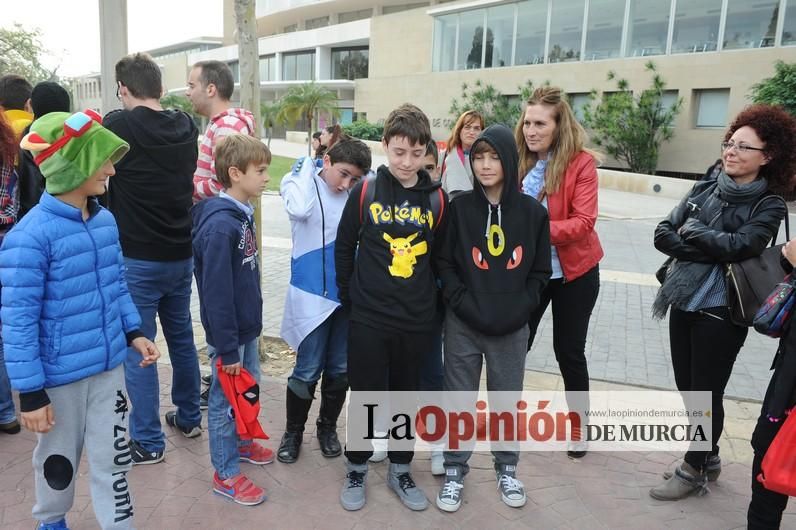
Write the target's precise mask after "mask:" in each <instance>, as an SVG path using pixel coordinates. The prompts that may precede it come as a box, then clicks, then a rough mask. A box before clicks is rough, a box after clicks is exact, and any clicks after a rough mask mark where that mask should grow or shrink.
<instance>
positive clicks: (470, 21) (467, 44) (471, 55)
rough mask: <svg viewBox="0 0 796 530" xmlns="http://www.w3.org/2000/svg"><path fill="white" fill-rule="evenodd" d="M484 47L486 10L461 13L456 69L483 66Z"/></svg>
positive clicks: (470, 68)
mask: <svg viewBox="0 0 796 530" xmlns="http://www.w3.org/2000/svg"><path fill="white" fill-rule="evenodd" d="M483 49H484V10H483V9H477V10H475V11H464V12H462V13H459V41H458V42H457V43H456V50H457V52H458V53H457V55H456V57H457V59H456V70H472V69H473V68H481V54H482V52H483Z"/></svg>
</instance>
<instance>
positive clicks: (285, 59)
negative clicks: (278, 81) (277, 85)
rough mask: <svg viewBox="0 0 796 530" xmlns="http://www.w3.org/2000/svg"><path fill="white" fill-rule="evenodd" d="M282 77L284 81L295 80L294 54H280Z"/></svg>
mask: <svg viewBox="0 0 796 530" xmlns="http://www.w3.org/2000/svg"><path fill="white" fill-rule="evenodd" d="M282 79H283V80H284V81H295V80H296V56H295V55H283V56H282Z"/></svg>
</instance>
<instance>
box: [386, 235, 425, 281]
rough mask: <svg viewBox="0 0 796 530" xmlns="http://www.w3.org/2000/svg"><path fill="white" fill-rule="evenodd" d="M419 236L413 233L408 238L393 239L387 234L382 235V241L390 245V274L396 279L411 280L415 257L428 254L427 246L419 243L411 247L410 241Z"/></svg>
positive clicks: (415, 261)
mask: <svg viewBox="0 0 796 530" xmlns="http://www.w3.org/2000/svg"><path fill="white" fill-rule="evenodd" d="M418 235H420V234H419V233H414V234H412V235H411V236H409V237H396V238H395V239H393V238H392V237H390V236H389V234H386V233H384V234H382V236H383V237H384V240H385V241H387V243H389V244H390V254H392V265H390V267H389V270H390V274H391V275H393V276H395V277H396V278H411V277H412V273H414V271H415V264H416V263H417V256H422V255H423V254H425V253H426V252H428V244H427V243H426V242H425V241H421V242H420V243H417V244H416V245H412V241H414V240H415V238H416V237H417V236H418Z"/></svg>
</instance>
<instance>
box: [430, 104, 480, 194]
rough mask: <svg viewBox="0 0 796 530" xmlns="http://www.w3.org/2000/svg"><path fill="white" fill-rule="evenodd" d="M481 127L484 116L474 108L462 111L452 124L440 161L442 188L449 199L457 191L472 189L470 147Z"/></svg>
mask: <svg viewBox="0 0 796 530" xmlns="http://www.w3.org/2000/svg"><path fill="white" fill-rule="evenodd" d="M483 129H484V117H483V116H481V114H480V113H478V111H475V110H468V111H466V112H464V113H462V115H461V116H459V119H458V120H456V125H454V126H453V131H452V132H451V136H450V138H448V147H447V148H446V149H445V153H444V154H443V155H442V162H440V167H441V168H442V169H441V175H442V189H444V190H445V191H446V192H447V193H448V195H450V198H451V199H452V198H453V197H454V195H456V194H457V193H459V192H462V191H469V190H471V189H473V168H472V167H470V147H471V146H472V145H473V142H475V140H476V138H478V135H479V134H481V131H482V130H483Z"/></svg>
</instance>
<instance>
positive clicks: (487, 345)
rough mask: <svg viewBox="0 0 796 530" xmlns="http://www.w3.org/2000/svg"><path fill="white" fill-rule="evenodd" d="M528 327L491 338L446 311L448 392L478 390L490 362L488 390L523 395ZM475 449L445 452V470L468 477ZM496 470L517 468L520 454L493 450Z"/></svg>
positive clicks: (446, 380)
mask: <svg viewBox="0 0 796 530" xmlns="http://www.w3.org/2000/svg"><path fill="white" fill-rule="evenodd" d="M528 334H529V330H528V326H522V327H521V328H520V329H518V330H517V331H515V332H513V333H510V334H508V335H501V336H490V335H484V334H483V333H479V332H477V331H475V330H473V329H471V328H469V327H468V326H467V325H466V324H465V323H464V322H462V321H461V320H460V319H459V318H458V317H457V316H456V315H455V314H454V312H453V311H446V312H445V348H444V353H445V381H444V383H443V388H444V389H445V391H478V385H479V382H480V380H481V366H482V364H483V362H484V361H486V388H487V391H488V392H489V391H516V392H517V393H519V392H522V382H523V377H524V376H525V357H526V355H527V354H528ZM472 453H473V452H472V450H468V449H466V448H464V449H463V450H461V451H445V467H458V468H459V469H460V470H461V472H462V474H466V473H467V472H468V471H469V470H470V467H469V466H468V465H467V461H468V460H469V459H470V455H472ZM492 456H493V457H494V459H495V469H497V468H498V466H500V465H504V464H505V465H517V462H518V461H519V458H520V453H519V451H495V450H493V451H492Z"/></svg>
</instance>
